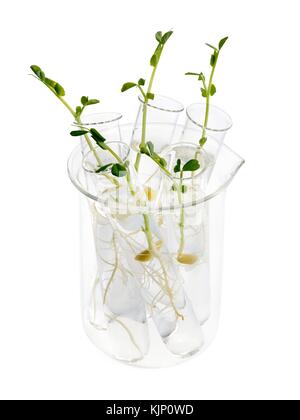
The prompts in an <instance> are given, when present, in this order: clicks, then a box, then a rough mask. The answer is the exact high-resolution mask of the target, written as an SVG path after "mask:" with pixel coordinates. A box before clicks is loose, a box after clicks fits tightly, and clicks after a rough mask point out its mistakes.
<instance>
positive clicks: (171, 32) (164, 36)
mask: <svg viewBox="0 0 300 420" xmlns="http://www.w3.org/2000/svg"><path fill="white" fill-rule="evenodd" d="M173 33H174V32H173V31H169V32H166V33H165V34H164V35H163V37H162V39H161V43H162V44H163V45H165V43H166V42H167V41H168V40H169V39H170V38H171V36H172V35H173Z"/></svg>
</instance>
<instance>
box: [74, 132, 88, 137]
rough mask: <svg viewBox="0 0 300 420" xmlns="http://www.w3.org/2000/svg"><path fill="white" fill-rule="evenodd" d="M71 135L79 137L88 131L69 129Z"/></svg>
mask: <svg viewBox="0 0 300 420" xmlns="http://www.w3.org/2000/svg"><path fill="white" fill-rule="evenodd" d="M70 134H71V136H72V137H81V136H84V135H85V134H88V131H86V130H76V131H71V133H70Z"/></svg>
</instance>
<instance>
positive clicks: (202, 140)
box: [200, 137, 207, 147]
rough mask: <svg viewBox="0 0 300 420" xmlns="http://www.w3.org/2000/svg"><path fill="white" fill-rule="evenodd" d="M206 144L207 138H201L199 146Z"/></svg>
mask: <svg viewBox="0 0 300 420" xmlns="http://www.w3.org/2000/svg"><path fill="white" fill-rule="evenodd" d="M206 142H207V137H202V139H201V140H200V146H201V147H203V146H204V145H205V144H206Z"/></svg>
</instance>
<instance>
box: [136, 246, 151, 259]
mask: <svg viewBox="0 0 300 420" xmlns="http://www.w3.org/2000/svg"><path fill="white" fill-rule="evenodd" d="M152 258H153V255H152V253H151V252H150V251H149V249H146V250H145V251H143V252H141V253H140V254H138V255H137V256H136V257H135V260H136V261H139V262H149V261H151V260H152Z"/></svg>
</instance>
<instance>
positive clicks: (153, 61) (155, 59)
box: [150, 52, 159, 67]
mask: <svg viewBox="0 0 300 420" xmlns="http://www.w3.org/2000/svg"><path fill="white" fill-rule="evenodd" d="M158 61H159V59H158V55H157V53H156V52H155V53H154V54H153V56H152V57H151V60H150V64H151V66H152V67H156V66H157V64H158Z"/></svg>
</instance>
